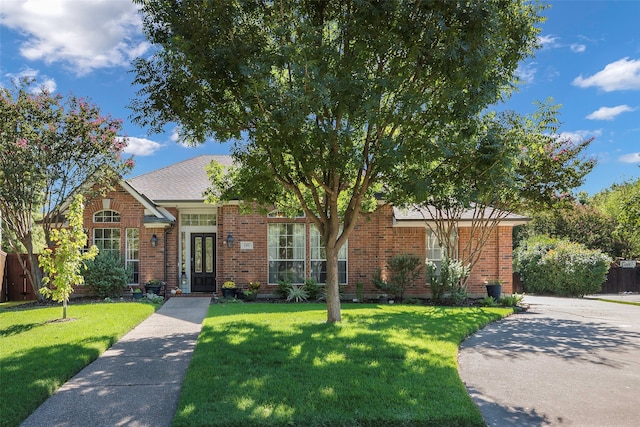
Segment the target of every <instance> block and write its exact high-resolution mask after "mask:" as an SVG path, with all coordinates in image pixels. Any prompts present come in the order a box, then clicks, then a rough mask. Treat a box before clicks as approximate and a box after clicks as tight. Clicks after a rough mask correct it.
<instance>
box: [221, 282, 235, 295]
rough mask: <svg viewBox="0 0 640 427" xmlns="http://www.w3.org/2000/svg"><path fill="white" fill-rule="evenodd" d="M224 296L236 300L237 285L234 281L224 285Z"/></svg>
mask: <svg viewBox="0 0 640 427" xmlns="http://www.w3.org/2000/svg"><path fill="white" fill-rule="evenodd" d="M222 296H223V297H224V298H235V296H236V283H235V282H234V281H233V280H227V281H226V282H224V283H223V285H222Z"/></svg>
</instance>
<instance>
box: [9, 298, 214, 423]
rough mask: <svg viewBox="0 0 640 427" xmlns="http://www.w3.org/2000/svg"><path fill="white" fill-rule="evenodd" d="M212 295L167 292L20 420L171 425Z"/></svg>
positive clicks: (30, 421) (33, 421)
mask: <svg viewBox="0 0 640 427" xmlns="http://www.w3.org/2000/svg"><path fill="white" fill-rule="evenodd" d="M210 301H211V299H210V298H208V297H206V298H201V297H194V298H191V297H184V298H171V299H170V300H168V301H167V302H166V303H165V304H164V305H163V306H162V307H161V308H160V309H159V310H158V311H157V312H155V313H154V314H152V315H151V316H149V317H148V318H147V319H146V320H144V321H143V322H142V323H140V324H139V325H138V326H136V327H135V328H134V329H133V330H132V331H130V332H129V333H128V334H127V335H125V336H124V337H122V339H120V340H119V341H118V342H117V343H115V344H114V345H113V346H112V347H111V348H110V349H109V350H107V351H106V352H105V353H103V354H102V355H101V356H100V357H99V358H98V359H96V360H95V361H94V362H93V363H91V364H90V365H88V366H87V367H85V368H84V369H83V370H82V371H80V372H79V373H78V374H77V375H76V376H74V377H73V378H71V379H70V380H69V381H68V382H66V383H65V384H64V385H63V386H62V387H60V389H58V391H57V392H56V393H55V394H54V395H53V396H51V397H50V398H49V399H48V400H46V401H45V402H44V403H43V404H42V405H40V407H39V408H38V409H36V411H35V412H34V413H33V414H31V416H29V418H27V419H26V420H25V421H24V423H22V424H21V425H22V426H23V427H36V426H38V427H40V426H41V427H75V426H77V427H86V426H92V427H107V426H109V427H111V426H130V427H146V426H148V427H162V426H170V425H171V421H172V420H173V416H174V413H175V411H176V408H177V405H178V397H179V394H180V389H181V387H182V382H183V380H184V376H185V373H186V371H187V368H188V366H189V361H190V360H191V355H192V353H193V349H194V347H195V343H196V340H197V338H198V335H199V334H200V330H201V329H202V321H203V319H204V318H205V316H206V314H207V310H208V308H209V303H210ZM43 363H46V361H43Z"/></svg>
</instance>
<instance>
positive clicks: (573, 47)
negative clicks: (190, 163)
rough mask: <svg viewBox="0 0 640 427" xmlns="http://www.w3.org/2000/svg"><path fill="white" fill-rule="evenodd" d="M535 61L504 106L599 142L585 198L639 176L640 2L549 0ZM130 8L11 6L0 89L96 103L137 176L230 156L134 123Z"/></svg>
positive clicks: (0, 13) (3, 20)
mask: <svg viewBox="0 0 640 427" xmlns="http://www.w3.org/2000/svg"><path fill="white" fill-rule="evenodd" d="M549 4H550V5H551V7H550V8H549V9H547V10H546V11H545V12H544V15H545V16H546V17H547V21H546V22H545V23H544V24H543V27H542V33H541V35H540V42H541V45H542V48H541V49H540V50H538V51H537V52H536V54H535V57H533V58H529V59H527V60H526V61H524V62H523V63H522V64H521V65H520V67H519V70H518V72H519V76H520V78H521V80H522V84H521V85H520V87H519V92H518V93H516V94H514V95H513V96H512V97H511V98H510V99H509V100H508V101H507V104H506V105H505V106H500V107H498V108H499V109H504V108H508V109H512V110H515V111H518V112H520V113H531V112H533V111H534V110H535V107H534V102H535V101H536V100H540V101H543V100H545V99H547V98H549V97H552V98H553V99H554V101H555V103H557V104H561V105H562V108H561V110H560V111H561V117H560V119H561V121H562V123H563V124H562V127H561V132H563V133H565V134H566V135H568V136H571V137H572V138H576V139H582V138H589V137H595V140H594V142H593V143H592V144H591V146H590V148H589V153H588V154H589V156H592V157H595V158H596V159H597V160H598V166H596V168H595V170H594V171H593V172H591V174H589V175H588V176H587V179H586V182H585V185H584V186H583V187H581V188H580V190H584V191H587V192H589V193H591V194H594V193H596V192H598V191H600V190H602V189H604V188H607V187H609V186H611V184H613V183H615V182H622V181H624V180H630V179H636V178H637V177H639V176H640V96H639V95H640V30H639V26H640V1H634V0H630V1H551V2H550V3H549ZM149 51H150V46H149V44H148V43H147V41H146V40H145V38H144V37H143V35H142V34H141V32H140V19H139V17H138V16H137V13H136V8H135V6H134V5H132V3H131V2H130V1H129V0H37V1H36V0H3V1H2V4H1V5H0V84H3V85H8V84H9V82H10V80H11V79H12V78H15V77H18V76H23V75H31V76H33V77H35V78H36V79H37V81H38V83H39V84H45V85H47V86H49V87H50V88H51V89H53V90H54V91H55V92H60V93H62V94H63V95H68V94H70V93H73V94H75V95H77V96H82V97H86V98H90V99H91V100H92V101H93V102H94V103H96V104H98V105H99V106H100V107H101V109H102V111H103V113H109V114H111V115H112V116H114V117H119V118H122V119H124V132H125V134H126V136H127V137H129V139H130V143H129V147H127V150H128V151H129V152H130V153H132V154H134V158H135V161H136V167H135V169H134V172H133V175H139V174H141V173H145V172H148V171H150V170H154V169H157V168H159V167H162V166H166V165H168V164H171V163H174V162H176V161H179V160H183V159H187V158H190V157H193V156H196V155H199V154H205V153H207V154H225V153H227V152H228V146H227V145H224V144H220V143H217V142H215V141H210V142H207V143H206V144H203V145H201V146H198V147H195V148H194V147H185V146H182V145H180V144H179V143H177V142H176V139H177V138H176V134H175V127H168V128H167V131H166V133H163V134H153V135H149V134H148V133H147V131H146V130H145V129H143V128H140V127H138V126H136V125H135V124H133V123H132V122H131V120H130V119H129V116H130V115H131V111H129V110H128V109H127V105H128V104H129V103H130V101H131V99H133V98H134V97H135V88H134V87H132V85H131V81H132V79H133V74H132V73H131V72H130V70H131V65H130V64H131V60H132V59H134V58H136V57H138V56H140V55H145V54H148V53H149Z"/></svg>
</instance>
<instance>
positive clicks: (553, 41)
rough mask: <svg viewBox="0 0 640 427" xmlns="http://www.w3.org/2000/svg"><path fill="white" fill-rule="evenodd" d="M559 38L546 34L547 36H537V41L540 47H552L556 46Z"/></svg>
mask: <svg viewBox="0 0 640 427" xmlns="http://www.w3.org/2000/svg"><path fill="white" fill-rule="evenodd" d="M559 39H560V38H559V37H556V36H553V35H548V36H539V37H538V43H539V44H540V46H541V47H542V49H545V48H552V47H558V46H559V44H558V40H559Z"/></svg>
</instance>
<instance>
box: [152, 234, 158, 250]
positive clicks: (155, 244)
mask: <svg viewBox="0 0 640 427" xmlns="http://www.w3.org/2000/svg"><path fill="white" fill-rule="evenodd" d="M157 245H158V236H156V235H155V234H154V235H153V236H151V247H152V248H155V247H156V246H157Z"/></svg>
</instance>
